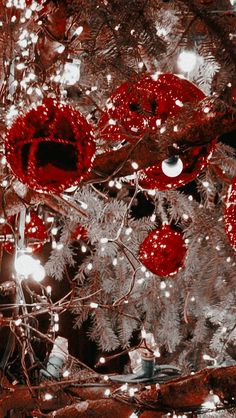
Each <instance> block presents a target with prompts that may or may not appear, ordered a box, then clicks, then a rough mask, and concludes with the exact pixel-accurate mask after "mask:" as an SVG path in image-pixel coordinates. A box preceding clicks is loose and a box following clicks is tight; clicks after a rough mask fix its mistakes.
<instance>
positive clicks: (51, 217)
mask: <svg viewBox="0 0 236 418" xmlns="http://www.w3.org/2000/svg"><path fill="white" fill-rule="evenodd" d="M46 221H47V222H54V217H53V216H48V217H47V219H46Z"/></svg>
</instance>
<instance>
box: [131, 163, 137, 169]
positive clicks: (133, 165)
mask: <svg viewBox="0 0 236 418" xmlns="http://www.w3.org/2000/svg"><path fill="white" fill-rule="evenodd" d="M131 166H132V168H133V169H134V170H137V169H138V164H137V163H136V162H135V161H133V162H132V163H131Z"/></svg>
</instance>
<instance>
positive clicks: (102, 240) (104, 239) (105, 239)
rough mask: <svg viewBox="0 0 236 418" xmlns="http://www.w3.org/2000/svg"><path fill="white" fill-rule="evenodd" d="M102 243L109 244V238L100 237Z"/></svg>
mask: <svg viewBox="0 0 236 418" xmlns="http://www.w3.org/2000/svg"><path fill="white" fill-rule="evenodd" d="M100 242H101V244H107V242H108V238H106V237H104V238H101V239H100Z"/></svg>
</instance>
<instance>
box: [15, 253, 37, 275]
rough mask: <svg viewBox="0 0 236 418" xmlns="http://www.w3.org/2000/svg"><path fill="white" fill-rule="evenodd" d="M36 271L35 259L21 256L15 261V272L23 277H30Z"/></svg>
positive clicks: (24, 255) (25, 255)
mask: <svg viewBox="0 0 236 418" xmlns="http://www.w3.org/2000/svg"><path fill="white" fill-rule="evenodd" d="M34 269H35V259H34V258H33V257H31V256H30V255H27V254H21V255H20V256H19V257H18V258H17V259H16V260H15V270H16V272H17V273H18V274H20V275H21V276H25V277H28V276H29V275H30V274H32V273H33V272H34Z"/></svg>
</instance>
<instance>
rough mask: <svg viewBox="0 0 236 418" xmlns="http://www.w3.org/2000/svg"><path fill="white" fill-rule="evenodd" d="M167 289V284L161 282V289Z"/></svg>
mask: <svg viewBox="0 0 236 418" xmlns="http://www.w3.org/2000/svg"><path fill="white" fill-rule="evenodd" d="M165 288H166V283H165V282H161V283H160V289H162V290H163V289H165Z"/></svg>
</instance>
